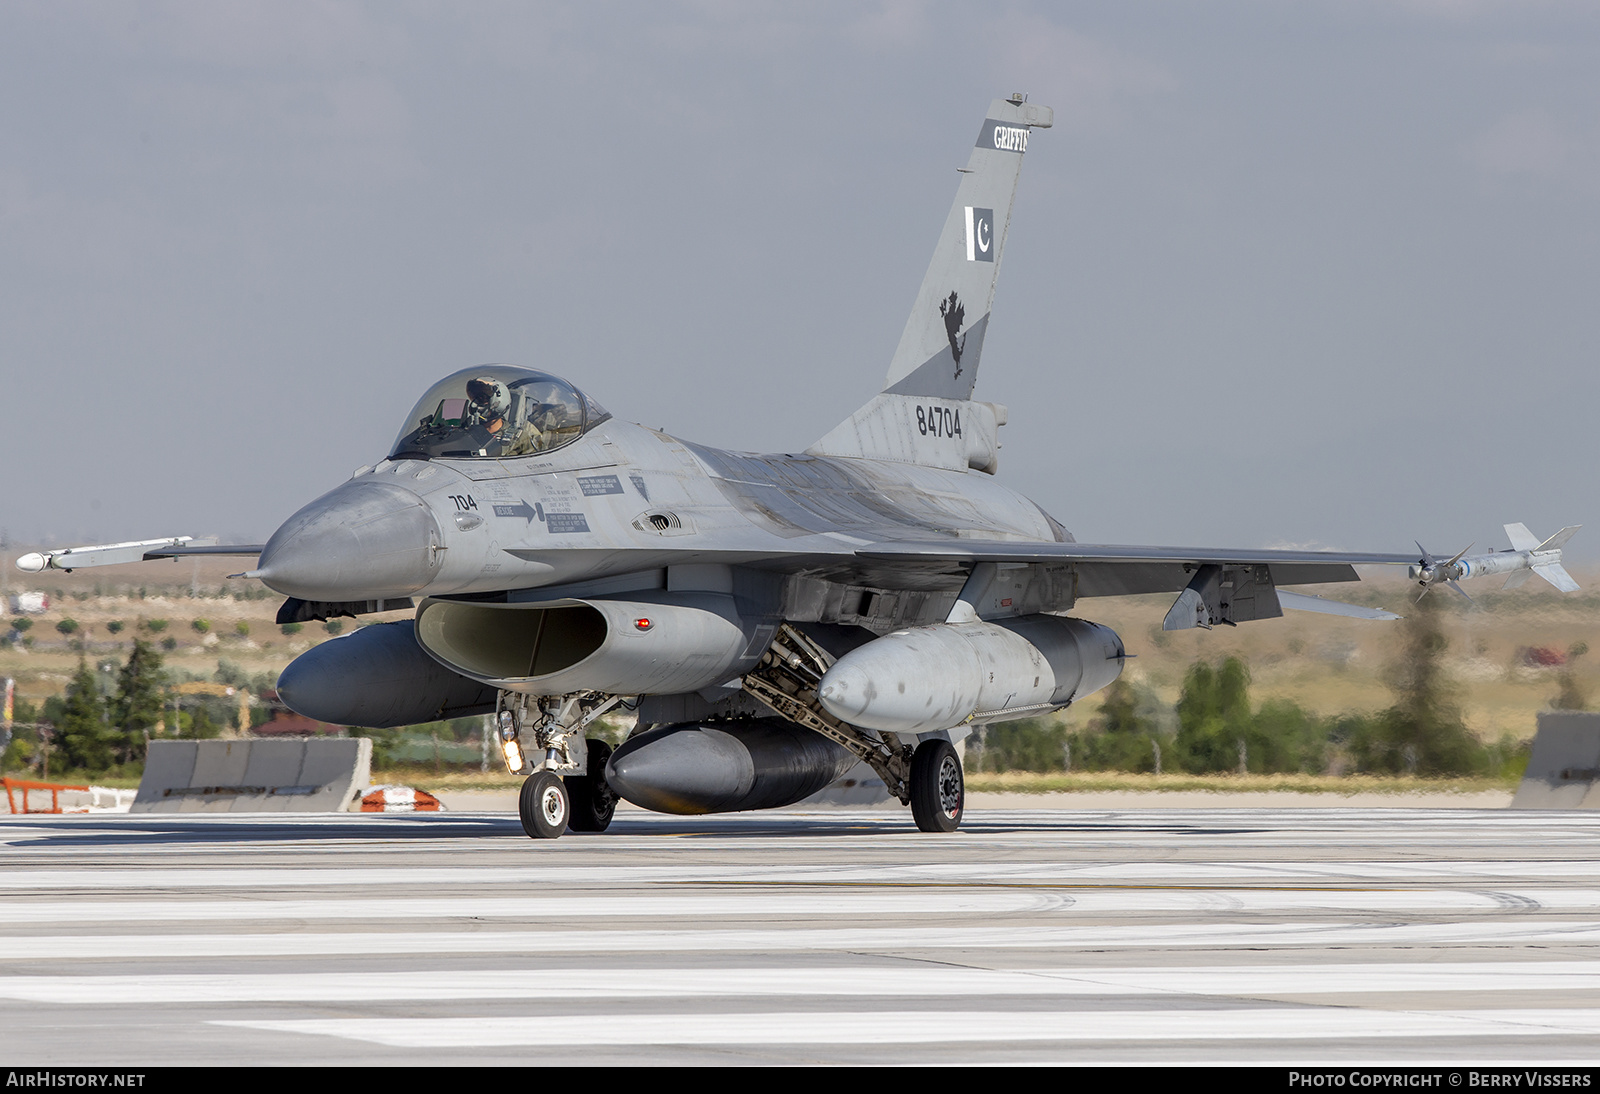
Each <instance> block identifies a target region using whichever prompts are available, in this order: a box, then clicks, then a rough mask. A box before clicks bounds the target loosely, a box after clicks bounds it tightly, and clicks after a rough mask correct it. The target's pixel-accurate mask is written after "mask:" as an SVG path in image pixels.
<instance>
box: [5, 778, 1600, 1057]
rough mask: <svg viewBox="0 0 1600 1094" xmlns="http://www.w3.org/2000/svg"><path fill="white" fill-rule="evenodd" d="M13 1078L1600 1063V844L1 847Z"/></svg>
mask: <svg viewBox="0 0 1600 1094" xmlns="http://www.w3.org/2000/svg"><path fill="white" fill-rule="evenodd" d="M0 866H3V868H0V1050H3V1051H0V1059H3V1060H4V1061H5V1062H6V1063H7V1064H8V1065H13V1066H21V1065H28V1066H39V1065H50V1064H57V1065H122V1066H138V1065H159V1064H196V1063H206V1064H236V1063H248V1064H274V1063H294V1064H352V1065H359V1064H427V1065H438V1064H470V1063H484V1064H495V1063H534V1062H539V1063H555V1064H582V1063H590V1062H597V1063H674V1064H676V1063H712V1064H751V1063H757V1064H760V1063H773V1064H796V1063H865V1064H938V1063H956V1064H962V1063H967V1064H970V1063H1009V1062H1035V1063H1127V1062H1137V1063H1179V1062H1204V1063H1233V1062H1250V1063H1278V1064H1294V1065H1309V1064H1318V1063H1321V1064H1362V1065H1364V1064H1373V1063H1379V1062H1391V1063H1398V1062H1403V1063H1418V1064H1432V1065H1459V1066H1465V1065H1469V1064H1529V1063H1534V1064H1554V1063H1568V1062H1574V1063H1576V1062H1582V1063H1590V1064H1592V1063H1594V1062H1596V1061H1597V1060H1600V1047H1597V1046H1600V815H1596V814H1594V813H1582V814H1580V813H1513V812H1508V811H1499V810H1493V811H1491V810H1468V809H1414V810H1407V809H1392V808H1391V809H1372V810H1365V809H1306V810H1296V809H1211V810H1199V809H1194V810H1172V809H1164V810H1159V811H1156V810H1146V811H1136V810H1121V811H1104V810H1102V811H1088V810H1078V811H1066V810H993V811H991V810H979V811H976V812H973V813H971V814H969V816H968V818H967V820H966V822H965V823H964V825H963V827H962V830H961V831H960V832H957V833H955V834H953V835H949V836H937V835H924V834H921V833H918V832H917V831H916V830H915V829H914V828H913V827H912V824H911V820H910V817H909V814H908V813H906V812H903V811H902V812H885V811H883V810H861V811H843V810H816V811H810V812H797V811H788V812H777V813H765V814H742V815H732V816H724V817H708V818H674V817H658V816H653V815H649V814H641V813H637V812H628V813H624V814H619V816H618V820H617V822H616V823H615V824H614V825H613V827H612V830H611V831H610V832H608V833H606V834H605V835H600V836H572V835H569V836H567V837H566V838H564V839H561V840H557V841H553V842H541V843H536V842H534V841H532V840H529V839H527V838H526V837H525V836H523V835H522V832H521V829H520V827H519V825H518V823H517V821H516V819H515V817H512V816H508V815H506V814H504V813H444V814H434V815H412V816H406V815H390V816H377V815H370V814H369V815H361V814H343V815H315V816H306V817H289V816H285V815H282V814H277V815H270V816H248V817H245V816H230V815H193V814H191V815H185V816H161V817H155V816H148V815H146V816H128V815H97V816H66V817H17V818H0Z"/></svg>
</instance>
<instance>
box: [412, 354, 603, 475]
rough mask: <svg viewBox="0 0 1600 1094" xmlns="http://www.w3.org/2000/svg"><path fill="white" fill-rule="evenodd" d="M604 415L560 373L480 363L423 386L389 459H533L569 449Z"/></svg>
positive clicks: (600, 409) (594, 403)
mask: <svg viewBox="0 0 1600 1094" xmlns="http://www.w3.org/2000/svg"><path fill="white" fill-rule="evenodd" d="M609 417H611V415H609V414H607V413H606V412H605V410H604V408H602V407H601V406H600V404H599V403H596V402H595V401H594V400H593V399H590V398H589V397H588V396H587V395H585V394H584V393H583V392H581V391H579V390H578V389H577V388H575V387H573V386H572V385H571V384H569V383H567V382H566V381H565V380H563V379H561V378H560V377H559V376H551V375H550V374H549V373H547V372H535V371H534V370H532V369H527V368H517V367H515V366H513V365H480V366H479V367H477V368H465V369H462V370H461V371H460V372H457V373H453V374H452V375H449V376H446V377H445V378H444V379H443V380H440V381H439V382H438V383H437V384H434V385H433V387H431V388H429V389H428V393H427V394H426V395H424V396H423V397H422V400H421V401H420V402H418V403H417V405H416V406H415V407H414V408H413V409H412V411H411V415H410V417H408V418H407V419H406V424H405V425H404V426H403V427H402V428H401V430H400V436H399V437H397V438H396V439H395V442H394V448H393V450H392V451H390V453H389V458H390V459H395V458H398V457H401V456H411V457H422V458H427V457H430V456H447V457H459V458H465V459H473V458H496V457H505V456H534V455H538V454H539V453H541V452H550V451H552V450H554V449H557V448H560V447H561V446H562V445H567V444H571V443H572V442H573V441H575V440H577V439H578V438H579V437H581V436H583V435H584V434H585V433H587V432H588V431H589V430H590V429H593V428H594V427H595V426H597V425H599V424H600V423H601V422H603V421H605V420H606V419H607V418H609Z"/></svg>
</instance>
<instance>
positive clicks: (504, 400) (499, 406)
mask: <svg viewBox="0 0 1600 1094" xmlns="http://www.w3.org/2000/svg"><path fill="white" fill-rule="evenodd" d="M467 401H468V402H469V403H470V404H471V412H470V414H469V419H470V423H471V424H472V425H481V426H483V428H484V429H486V430H488V431H489V433H490V435H491V436H497V435H498V434H499V433H500V431H501V430H502V429H504V428H505V427H506V414H507V412H509V411H510V409H511V394H510V393H509V392H507V391H506V385H504V384H502V383H501V382H500V381H499V380H496V379H495V378H494V377H492V376H479V377H478V378H477V379H475V380H468V381H467Z"/></svg>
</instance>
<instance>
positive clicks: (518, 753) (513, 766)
mask: <svg viewBox="0 0 1600 1094" xmlns="http://www.w3.org/2000/svg"><path fill="white" fill-rule="evenodd" d="M500 751H501V752H503V753H505V757H506V770H507V771H509V772H511V774H513V775H515V774H517V773H518V772H519V771H521V770H522V764H523V760H522V746H521V745H519V744H518V743H517V742H516V741H507V742H506V743H505V744H503V745H501V746H500Z"/></svg>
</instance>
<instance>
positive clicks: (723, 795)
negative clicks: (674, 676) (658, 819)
mask: <svg viewBox="0 0 1600 1094" xmlns="http://www.w3.org/2000/svg"><path fill="white" fill-rule="evenodd" d="M755 776H756V771H755V763H754V762H753V761H752V760H751V758H750V753H749V751H748V750H747V749H746V748H745V747H744V746H743V745H742V744H740V742H739V740H738V739H737V738H735V737H733V736H732V735H730V734H727V733H723V732H722V731H720V730H716V729H710V728H700V729H697V730H690V731H688V732H685V731H684V730H682V729H681V728H679V727H676V726H664V727H662V728H661V729H655V730H650V731H649V732H646V733H641V734H640V735H639V736H637V737H634V738H633V739H632V740H629V741H626V742H624V743H623V745H622V747H620V748H618V749H617V750H616V751H615V752H613V753H612V754H611V759H610V760H608V761H607V762H606V781H607V782H608V783H610V784H611V787H612V789H614V790H615V791H616V792H617V793H618V794H621V795H622V796H623V797H624V798H626V799H628V800H629V801H630V802H632V803H633V804H634V805H637V806H640V807H641V808H644V809H653V810H655V811H656V812H657V813H716V812H719V811H721V810H722V809H725V808H727V806H728V803H730V802H735V801H738V800H739V799H740V798H742V797H744V796H745V795H747V794H748V793H749V792H750V788H751V786H752V785H753V784H754V782H755Z"/></svg>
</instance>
